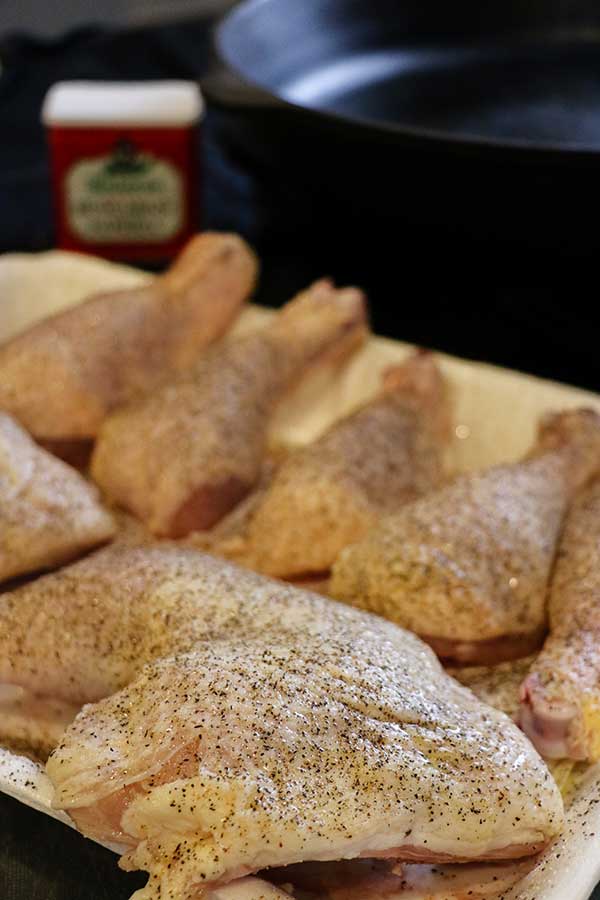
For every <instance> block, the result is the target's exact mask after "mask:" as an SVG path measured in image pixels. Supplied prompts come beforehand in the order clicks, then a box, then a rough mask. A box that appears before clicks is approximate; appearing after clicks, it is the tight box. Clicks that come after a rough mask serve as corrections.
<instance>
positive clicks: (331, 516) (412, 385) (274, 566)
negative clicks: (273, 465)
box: [214, 353, 449, 578]
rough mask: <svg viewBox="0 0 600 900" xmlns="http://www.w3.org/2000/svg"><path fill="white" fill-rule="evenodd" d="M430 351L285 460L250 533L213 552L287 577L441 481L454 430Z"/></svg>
mask: <svg viewBox="0 0 600 900" xmlns="http://www.w3.org/2000/svg"><path fill="white" fill-rule="evenodd" d="M448 426H449V409H448V402H447V396H446V390H445V385H444V383H443V380H442V376H441V374H440V372H439V369H438V367H437V365H436V363H435V362H434V360H433V357H432V355H431V354H428V353H418V354H415V355H414V356H413V357H411V358H410V359H409V360H408V362H406V363H405V364H404V365H401V366H398V367H395V368H394V369H391V370H389V371H388V372H387V373H386V375H385V379H384V389H383V391H382V393H381V394H380V395H379V396H378V397H376V398H375V399H374V400H373V401H371V402H370V403H368V404H366V405H365V406H363V407H362V408H361V409H359V410H357V411H356V412H354V413H353V414H351V415H349V416H348V417H346V418H345V419H342V420H341V421H340V422H336V423H335V424H334V425H333V426H332V427H331V428H329V429H328V430H327V431H326V432H325V433H324V434H323V435H322V436H321V437H320V438H318V439H317V440H316V441H314V442H313V443H312V444H309V445H308V446H306V447H303V448H301V449H298V450H297V451H295V452H294V453H291V454H290V455H289V456H288V457H287V458H286V459H285V460H284V461H283V463H282V464H281V465H280V466H279V468H278V470H277V472H276V474H275V475H274V477H273V479H272V481H271V483H270V485H268V487H267V488H266V490H265V491H264V492H263V495H262V497H261V499H259V500H258V502H257V504H256V506H255V508H254V509H253V510H252V512H251V514H250V516H249V522H248V523H247V525H246V528H245V534H242V535H238V536H235V537H234V538H233V539H228V540H225V541H222V542H220V543H219V541H217V542H216V543H215V548H214V549H215V552H217V553H224V554H226V555H228V556H230V557H231V558H234V559H236V561H238V562H241V563H243V564H244V565H247V566H249V567H250V568H253V569H256V570H257V571H259V572H264V573H265V574H268V575H276V576H279V577H283V578H297V577H305V576H307V575H309V574H314V573H320V572H326V571H327V570H328V569H329V568H330V567H331V565H332V563H333V562H334V560H335V559H336V557H337V556H338V554H339V552H340V551H341V550H342V549H343V548H344V547H345V546H347V545H348V544H351V543H354V542H355V541H358V540H359V539H360V538H362V537H363V536H364V535H365V533H366V532H367V531H368V530H369V529H370V528H371V527H372V526H373V525H374V524H375V523H376V522H377V521H378V520H379V519H380V518H381V516H382V515H384V514H385V513H391V512H396V511H397V510H398V509H399V508H400V507H401V506H402V504H403V503H406V502H408V501H409V500H414V499H415V498H416V497H418V496H419V495H421V494H423V493H425V492H427V491H428V490H431V489H432V488H434V487H437V486H438V485H439V484H440V482H441V480H442V474H443V465H442V451H443V448H444V443H445V439H446V438H447V436H448V434H449V427H448Z"/></svg>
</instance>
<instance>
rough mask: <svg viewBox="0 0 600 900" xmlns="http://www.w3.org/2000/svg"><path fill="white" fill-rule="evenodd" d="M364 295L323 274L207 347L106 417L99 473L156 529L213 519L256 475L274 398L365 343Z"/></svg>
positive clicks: (95, 467)
mask: <svg viewBox="0 0 600 900" xmlns="http://www.w3.org/2000/svg"><path fill="white" fill-rule="evenodd" d="M365 334H366V326H365V306H364V298H363V295H362V293H361V292H360V291H358V290H356V289H355V288H345V289H341V290H337V289H336V288H334V287H333V285H332V284H331V283H330V282H329V281H326V280H324V281H319V282H317V283H315V284H314V285H312V287H310V288H308V290H306V291H304V292H303V293H302V294H299V295H298V297H296V298H295V299H294V300H293V301H291V302H290V303H288V304H287V305H286V306H285V307H284V308H283V309H282V310H281V312H279V314H278V315H277V316H275V318H274V319H273V320H272V322H270V323H269V324H268V325H267V326H266V327H265V328H263V329H261V330H259V331H257V332H255V333H253V334H249V335H247V336H245V337H243V338H240V339H239V340H236V341H231V342H228V343H227V344H225V345H224V346H221V347H218V348H215V349H214V350H213V351H211V352H210V353H208V354H206V355H205V356H204V357H203V358H202V359H201V360H200V362H199V364H198V365H197V366H196V367H195V368H194V370H193V371H192V372H191V373H190V374H189V375H186V376H183V377H181V378H180V379H178V380H175V381H173V382H172V383H170V384H167V385H165V386H164V387H163V388H162V389H160V390H158V391H156V392H155V393H153V394H152V395H151V396H149V397H147V398H146V399H145V400H142V401H141V402H139V403H137V404H135V405H132V406H129V407H125V408H123V409H122V410H119V411H118V412H116V413H114V414H113V415H112V416H111V417H110V418H109V419H108V420H107V421H106V422H105V424H104V426H103V428H102V430H101V433H100V436H99V439H98V443H97V444H96V448H95V451H94V455H93V458H92V474H93V476H94V478H95V480H96V481H97V482H98V484H99V485H100V486H101V488H102V489H103V490H104V491H105V492H106V493H107V494H108V495H109V496H110V497H111V498H112V499H113V500H114V501H115V502H116V503H117V504H119V505H120V506H122V507H124V508H125V509H128V510H129V511H131V512H133V513H134V514H135V515H136V516H137V517H138V518H140V519H142V520H143V521H144V522H145V523H146V525H147V526H148V527H149V529H150V530H151V531H152V532H153V533H154V534H157V535H162V536H167V537H183V536H185V535H186V534H188V533H189V532H191V531H197V530H203V529H206V528H210V527H211V526H212V525H214V524H215V523H216V522H218V521H219V519H220V518H222V516H223V515H225V513H226V512H228V510H230V509H231V508H232V507H233V506H234V505H235V504H236V503H238V502H239V501H240V500H241V499H242V498H243V497H244V496H245V495H246V494H247V493H248V492H249V491H250V490H251V489H252V487H253V486H254V485H255V484H256V482H257V480H258V478H259V476H260V470H261V465H262V461H263V457H264V455H265V442H266V432H267V426H268V422H269V419H270V416H271V414H272V412H273V409H274V407H275V404H276V403H277V401H278V400H279V399H281V397H282V395H283V394H284V392H285V391H286V389H287V388H289V387H290V385H291V384H292V382H293V381H295V380H296V379H297V378H299V377H300V376H301V375H302V374H303V373H304V371H305V370H306V369H307V367H308V366H309V365H310V364H311V363H314V362H315V361H316V360H318V359H319V358H320V357H323V356H325V355H327V354H343V353H345V352H349V351H350V350H352V349H354V348H355V347H357V346H358V345H359V344H360V343H361V341H362V339H363V338H364V336H365Z"/></svg>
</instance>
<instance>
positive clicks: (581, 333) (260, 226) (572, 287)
mask: <svg viewBox="0 0 600 900" xmlns="http://www.w3.org/2000/svg"><path fill="white" fill-rule="evenodd" d="M207 58H208V23H207V22H206V21H201V20H199V21H194V22H186V23H182V24H180V25H170V26H164V27H158V28H157V27H155V28H148V29H137V30H135V31H130V32H125V33H111V32H108V31H103V30H100V29H95V28H90V29H88V30H86V31H80V32H77V33H76V34H73V35H71V36H69V37H67V38H65V39H64V40H63V41H60V42H53V43H41V42H38V41H33V40H31V39H29V38H26V37H23V36H21V37H20V36H15V37H13V38H9V39H6V40H5V41H4V42H3V43H2V45H0V59H1V60H2V64H3V73H2V75H1V77H0V116H1V122H2V126H3V127H2V133H3V138H4V139H3V141H2V142H1V144H0V163H1V164H0V251H6V250H40V249H46V248H48V247H51V246H52V244H53V231H52V225H51V210H50V201H49V185H48V165H47V158H46V150H45V144H44V136H43V131H42V128H41V125H40V123H39V110H40V107H41V102H42V99H43V96H44V94H45V91H46V89H47V87H48V86H49V85H50V84H52V83H53V82H55V81H57V80H59V79H61V78H119V79H127V78H160V77H175V78H196V77H198V76H200V75H201V74H202V73H203V71H204V69H205V66H206V62H207ZM218 133H219V121H218V116H217V115H216V114H214V113H211V114H210V115H209V117H208V120H207V122H206V124H205V125H204V126H203V156H204V188H203V192H202V207H203V221H204V224H205V225H206V226H208V227H213V228H233V229H236V230H239V231H241V232H242V233H243V234H245V235H246V236H247V237H249V238H250V239H251V240H253V241H254V242H255V244H256V245H257V247H258V249H259V252H260V253H261V256H262V257H263V277H262V283H261V288H260V291H259V295H258V299H259V301H261V302H264V303H267V304H270V305H278V304H279V303H281V302H283V300H284V299H286V298H287V297H288V296H289V295H290V294H291V293H292V292H293V291H294V290H296V289H297V288H299V287H300V286H302V285H303V284H304V283H306V282H307V281H308V280H309V279H310V278H313V277H317V276H319V275H322V274H332V275H334V276H335V277H336V278H337V279H339V280H340V281H353V282H356V283H359V284H361V285H363V286H366V287H367V288H368V290H369V294H370V297H371V303H372V309H373V322H374V326H375V329H376V330H378V331H380V332H381V333H385V334H387V335H389V336H392V337H396V338H400V339H405V340H414V341H417V342H419V343H422V344H424V345H428V346H432V347H436V348H439V349H443V350H446V351H448V352H454V353H458V354H462V355H466V356H470V357H473V358H485V359H487V360H489V361H496V362H499V363H501V364H503V365H507V366H513V367H515V368H521V369H524V370H528V371H531V372H536V373H539V374H543V375H546V376H549V377H554V378H557V379H562V380H565V381H569V382H572V383H577V384H580V385H582V386H588V387H591V388H594V387H595V388H596V389H600V373H599V369H598V363H597V359H598V353H597V350H596V343H597V338H596V334H595V332H594V329H593V327H591V325H593V323H594V321H595V302H596V278H595V275H596V262H595V260H594V259H590V258H589V257H581V258H578V257H572V256H571V257H564V258H563V257H561V255H560V254H556V253H547V252H546V253H544V252H542V251H536V252H532V251H528V250H523V249H520V248H516V247H514V246H511V245H510V243H509V242H507V243H506V244H505V245H503V246H500V245H488V244H485V243H479V244H478V243H474V242H470V243H466V242H465V241H464V240H462V239H461V238H460V237H458V236H456V235H449V234H444V235H434V234H429V233H424V232H423V230H422V229H421V230H417V229H413V228H411V227H410V224H409V225H406V226H404V227H398V229H393V230H392V231H389V230H387V231H386V232H385V233H375V232H374V231H373V230H372V229H371V228H370V224H369V223H368V222H365V223H362V227H358V228H357V227H356V226H355V225H353V226H352V228H351V229H348V228H344V223H341V222H340V223H336V224H334V225H332V224H330V223H327V222H325V223H322V222H320V221H318V220H316V219H315V218H314V217H313V216H312V214H311V212H310V211H307V208H306V207H305V204H304V203H303V200H302V198H300V197H298V196H294V193H293V191H292V189H291V186H290V184H288V183H287V181H286V180H285V179H284V180H279V181H278V182H277V183H268V182H267V183H262V184H261V183H260V182H258V181H257V180H255V179H252V178H250V177H249V176H248V175H247V174H245V173H244V172H243V171H242V170H241V169H240V167H239V166H238V165H235V164H234V163H233V162H232V161H231V160H229V159H228V158H227V155H226V153H225V152H224V149H223V148H222V147H220V146H219V144H218ZM0 833H1V835H2V841H1V842H0V898H1V900H79V898H81V900H84V898H85V900H119V898H123V900H125V898H127V897H129V896H130V894H131V893H132V891H133V890H135V889H136V888H137V887H139V886H140V885H141V884H143V882H144V877H143V876H139V875H128V874H125V873H122V872H120V871H119V870H118V869H117V867H116V865H115V858H114V856H113V854H111V853H110V852H109V851H107V850H104V849H102V848H101V847H99V846H97V845H96V844H94V843H92V842H91V841H86V840H84V839H82V838H81V837H80V836H79V835H77V834H76V833H74V832H71V831H70V830H69V829H67V828H65V827H64V826H63V825H62V824H60V823H58V822H56V821H54V820H52V819H50V818H46V817H44V816H41V815H40V814H39V813H37V812H35V811H33V810H30V809H28V808H26V807H23V806H22V805H20V804H18V803H17V802H16V801H14V800H11V799H10V798H8V797H5V796H0ZM598 898H599V900H600V893H598ZM565 900H566V898H565Z"/></svg>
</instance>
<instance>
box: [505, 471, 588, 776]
mask: <svg viewBox="0 0 600 900" xmlns="http://www.w3.org/2000/svg"><path fill="white" fill-rule="evenodd" d="M548 615H549V626H550V634H549V635H548V637H547V638H546V642H545V644H544V647H543V649H542V652H541V653H540V655H539V656H538V658H537V659H536V661H535V663H534V664H533V666H532V668H531V671H530V673H529V674H528V676H527V677H526V678H525V680H524V682H523V685H522V688H521V711H520V724H521V727H522V728H523V729H524V730H525V732H526V733H527V734H528V735H529V737H530V738H531V740H532V741H533V743H534V744H535V745H536V747H537V748H538V750H539V751H540V753H543V754H544V756H547V757H549V758H554V759H556V758H559V759H560V758H562V757H569V758H571V759H575V760H584V759H587V760H590V761H597V760H598V759H600V481H595V482H594V483H593V484H591V485H590V486H589V487H588V488H586V489H584V490H583V491H582V492H581V493H580V495H579V496H578V497H577V498H576V500H575V502H574V504H573V506H572V508H571V510H570V512H569V515H568V518H567V521H566V523H565V529H564V533H563V536H562V539H561V542H560V546H559V551H558V557H557V562H556V568H555V571H554V575H553V578H552V584H551V588H550V593H549V602H548Z"/></svg>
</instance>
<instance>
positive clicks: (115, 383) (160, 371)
mask: <svg viewBox="0 0 600 900" xmlns="http://www.w3.org/2000/svg"><path fill="white" fill-rule="evenodd" d="M256 273H257V262H256V258H255V256H254V254H253V253H252V251H251V250H250V248H249V247H248V246H247V244H246V243H245V242H244V241H243V240H242V239H241V238H239V237H237V236H236V235H233V234H212V233H209V232H207V233H205V234H202V235H199V236H197V237H195V238H193V239H192V240H191V241H190V243H189V244H188V245H187V247H186V248H185V249H184V250H183V252H182V253H181V255H180V256H179V257H178V259H177V260H176V261H175V263H174V264H173V266H172V268H171V269H169V271H168V272H166V273H165V274H164V275H162V276H161V277H160V278H157V279H156V280H155V281H154V282H153V283H152V284H150V285H147V286H144V287H141V288H136V289H135V290H127V291H117V292H113V293H109V294H98V295H95V296H93V297H91V298H90V299H89V300H87V301H86V302H84V303H82V304H80V305H78V306H75V307H72V308H70V309H68V310H66V311H63V312H61V313H59V314H57V315H55V316H52V317H51V318H49V319H46V320H44V321H42V322H40V323H38V324H36V325H34V326H33V327H32V328H30V329H29V330H27V331H26V332H24V333H23V334H20V335H18V336H17V337H15V338H13V340H11V341H9V342H8V343H7V344H5V345H4V346H3V347H0V409H4V410H6V411H7V412H10V413H11V414H12V415H13V416H15V418H17V419H18V420H19V421H20V422H21V424H22V425H24V426H25V427H26V428H27V430H28V431H29V432H30V433H31V434H33V435H34V437H35V438H36V439H37V440H39V441H41V442H44V443H45V444H47V445H48V446H49V448H50V449H52V450H55V451H56V452H58V453H60V454H67V455H70V456H71V457H72V456H73V455H74V454H76V453H78V452H79V453H81V452H83V449H84V448H85V447H89V444H90V442H91V441H93V439H94V438H95V436H96V434H97V433H98V429H99V427H100V424H101V423H102V421H103V419H104V418H105V416H106V415H107V414H108V413H109V412H110V411H111V410H113V409H114V408H115V407H116V406H119V405H121V404H122V403H125V402H127V401H129V400H131V399H132V398H133V397H134V396H136V395H137V394H140V393H144V392H146V391H149V390H151V389H153V388H154V387H156V386H157V384H159V383H160V382H161V381H163V380H164V379H165V377H167V376H169V375H171V376H172V375H173V374H175V373H178V372H181V371H183V370H185V369H188V368H189V367H190V366H191V365H192V364H193V363H195V361H196V359H197V357H198V354H199V353H200V351H202V350H203V349H204V348H205V347H206V346H207V345H208V344H210V343H212V342H213V341H215V340H216V339H217V338H219V337H221V335H222V334H223V333H224V332H225V331H226V329H227V328H228V327H229V325H230V324H231V322H232V321H233V319H234V318H235V316H236V315H237V314H238V312H239V310H240V308H241V305H242V302H243V301H244V300H245V299H246V298H247V297H248V295H249V294H250V292H251V290H252V288H253V286H254V282H255V279H256ZM82 445H83V446H82Z"/></svg>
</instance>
